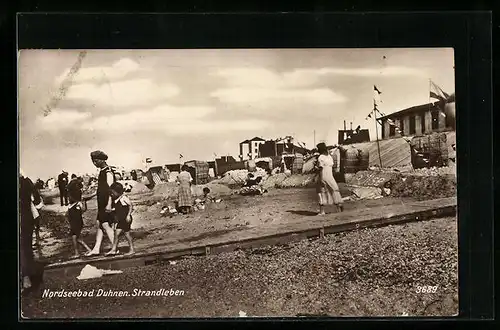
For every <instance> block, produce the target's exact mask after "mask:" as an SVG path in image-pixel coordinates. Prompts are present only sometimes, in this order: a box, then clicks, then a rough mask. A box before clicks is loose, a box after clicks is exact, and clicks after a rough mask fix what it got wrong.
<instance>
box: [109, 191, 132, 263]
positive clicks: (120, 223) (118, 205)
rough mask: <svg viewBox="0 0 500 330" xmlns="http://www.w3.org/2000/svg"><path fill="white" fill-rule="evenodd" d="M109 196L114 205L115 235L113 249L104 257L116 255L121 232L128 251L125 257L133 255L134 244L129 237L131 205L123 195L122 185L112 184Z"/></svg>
mask: <svg viewBox="0 0 500 330" xmlns="http://www.w3.org/2000/svg"><path fill="white" fill-rule="evenodd" d="M109 188H110V194H111V197H112V198H113V200H114V204H115V211H114V213H115V223H116V229H115V235H114V238H115V239H114V241H113V247H112V248H111V250H110V251H109V252H108V253H106V255H116V254H118V250H117V248H118V240H119V238H120V234H121V233H122V232H124V233H125V237H126V238H127V241H128V244H129V246H130V250H129V252H128V253H127V255H130V254H134V253H135V250H134V244H133V242H132V236H131V235H130V226H131V224H132V211H133V208H132V203H131V202H130V199H129V198H128V197H127V196H126V195H125V194H124V188H123V185H122V184H121V183H119V182H115V183H113V184H112V185H111V186H110V187H109Z"/></svg>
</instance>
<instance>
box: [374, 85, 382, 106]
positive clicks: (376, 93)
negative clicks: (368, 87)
mask: <svg viewBox="0 0 500 330" xmlns="http://www.w3.org/2000/svg"><path fill="white" fill-rule="evenodd" d="M380 94H382V92H381V91H380V90H379V89H378V88H377V86H375V85H373V102H374V103H375V105H377V104H379V103H382V99H381V98H380Z"/></svg>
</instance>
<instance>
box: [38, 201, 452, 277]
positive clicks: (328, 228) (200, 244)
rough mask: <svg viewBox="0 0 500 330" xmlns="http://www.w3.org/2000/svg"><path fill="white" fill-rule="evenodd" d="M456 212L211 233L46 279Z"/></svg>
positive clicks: (56, 270) (439, 208) (61, 266)
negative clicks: (89, 268)
mask: <svg viewBox="0 0 500 330" xmlns="http://www.w3.org/2000/svg"><path fill="white" fill-rule="evenodd" d="M456 211H457V199H456V197H452V198H440V199H435V200H428V201H421V202H412V203H406V204H397V205H390V206H383V207H376V208H367V209H360V210H353V211H350V212H343V213H333V214H328V215H326V216H315V217H305V218H304V219H303V220H300V221H294V222H290V223H286V224H279V225H268V226H262V227H256V228H248V229H244V230H237V231H232V232H227V231H225V232H222V233H220V234H217V233H207V235H202V236H201V237H200V236H199V237H192V238H191V240H184V242H182V243H173V244H168V245H160V246H155V247H152V248H150V249H148V250H147V251H140V252H138V253H136V254H134V255H133V256H124V255H119V256H113V257H104V256H99V257H94V258H86V259H76V260H68V261H64V262H58V263H53V264H49V265H47V266H46V267H45V269H46V271H45V274H46V275H48V276H51V275H54V276H77V275H78V274H79V272H80V270H81V269H82V268H83V267H84V266H85V265H86V264H91V265H93V266H96V267H98V268H102V269H123V268H127V267H132V266H144V265H148V264H152V263H155V262H160V261H163V260H169V259H175V258H179V257H182V256H187V255H207V254H216V253H221V252H229V251H234V250H236V249H243V248H251V247H252V248H254V247H258V246H263V245H277V244H287V243H291V242H296V241H299V240H302V239H306V238H310V237H322V236H324V235H327V234H331V233H337V232H342V231H349V230H355V229H361V228H366V227H378V226H386V225H390V224H397V223H404V222H410V221H421V220H427V219H430V218H436V217H442V216H454V215H456Z"/></svg>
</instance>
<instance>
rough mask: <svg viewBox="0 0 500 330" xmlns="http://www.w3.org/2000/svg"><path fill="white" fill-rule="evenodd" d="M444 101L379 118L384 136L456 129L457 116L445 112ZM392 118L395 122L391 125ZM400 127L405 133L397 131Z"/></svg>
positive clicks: (386, 137)
mask: <svg viewBox="0 0 500 330" xmlns="http://www.w3.org/2000/svg"><path fill="white" fill-rule="evenodd" d="M444 109H445V104H444V103H442V102H435V103H427V104H422V105H418V106H414V107H411V108H407V109H404V110H401V111H398V112H395V113H392V114H390V115H387V116H384V117H380V118H377V120H378V121H379V123H380V124H381V125H382V138H383V139H390V138H394V137H401V136H402V135H405V136H411V135H424V134H431V133H434V132H444V131H451V130H455V116H454V113H453V115H451V114H447V113H445V110H444ZM390 120H392V122H393V123H394V124H395V126H394V125H391V124H390ZM396 127H399V129H400V131H401V132H402V133H403V134H400V133H398V132H397V130H396Z"/></svg>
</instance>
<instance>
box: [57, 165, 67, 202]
mask: <svg viewBox="0 0 500 330" xmlns="http://www.w3.org/2000/svg"><path fill="white" fill-rule="evenodd" d="M57 184H58V185H59V198H60V199H61V206H64V205H66V206H68V190H67V189H66V188H67V187H68V173H67V172H66V171H64V170H63V171H62V173H61V174H59V176H58V177H57Z"/></svg>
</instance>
